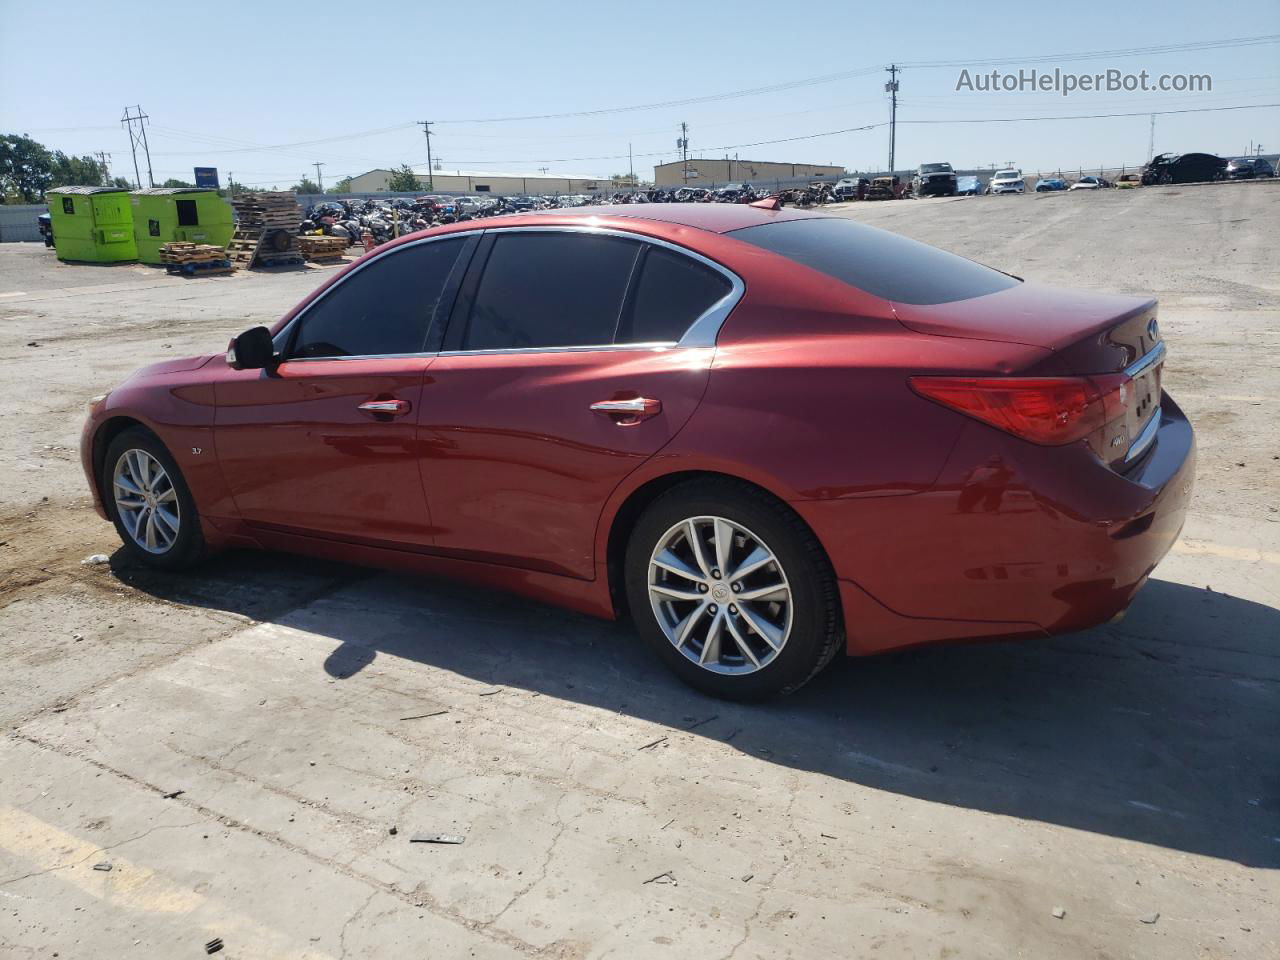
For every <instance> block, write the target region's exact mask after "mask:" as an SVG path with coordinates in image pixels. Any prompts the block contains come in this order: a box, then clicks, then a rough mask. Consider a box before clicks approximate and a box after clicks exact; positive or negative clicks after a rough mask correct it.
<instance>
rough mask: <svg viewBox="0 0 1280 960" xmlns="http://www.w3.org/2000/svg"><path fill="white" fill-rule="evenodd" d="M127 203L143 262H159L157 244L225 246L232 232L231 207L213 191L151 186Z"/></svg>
mask: <svg viewBox="0 0 1280 960" xmlns="http://www.w3.org/2000/svg"><path fill="white" fill-rule="evenodd" d="M129 204H130V206H132V208H133V237H134V241H135V242H136V243H137V246H138V259H139V260H141V261H142V262H143V263H159V262H160V245H161V244H165V243H169V242H171V241H175V240H178V241H187V242H190V243H209V244H213V245H214V246H218V247H225V246H226V245H227V244H228V243H230V242H231V234H232V233H234V232H235V224H234V221H233V218H232V215H231V205H230V204H229V203H227V201H225V200H223V199H222V198H221V197H220V196H218V194H217V192H216V191H214V190H204V189H201V188H199V187H151V188H150V189H147V190H135V191H133V193H131V194H130V195H129ZM55 236H56V234H55Z"/></svg>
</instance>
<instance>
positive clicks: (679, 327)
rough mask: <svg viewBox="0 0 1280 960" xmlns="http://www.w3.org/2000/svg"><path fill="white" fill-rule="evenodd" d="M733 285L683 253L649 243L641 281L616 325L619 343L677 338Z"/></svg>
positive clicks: (720, 274) (721, 275)
mask: <svg viewBox="0 0 1280 960" xmlns="http://www.w3.org/2000/svg"><path fill="white" fill-rule="evenodd" d="M732 289H733V285H732V284H731V283H730V282H729V280H728V278H727V277H725V276H724V274H722V273H718V272H717V271H715V270H712V269H711V268H710V267H708V266H706V265H705V264H701V263H699V262H698V261H696V260H694V259H692V258H690V257H686V256H685V255H684V254H680V253H675V252H674V251H671V250H665V249H663V248H662V247H653V246H651V247H649V248H648V252H647V253H646V254H645V255H644V266H643V267H642V269H641V272H640V281H639V282H638V283H637V284H636V287H635V291H634V293H633V294H632V297H631V302H630V303H629V304H628V305H627V310H626V313H625V314H624V316H623V318H622V323H621V324H620V325H619V327H618V336H617V342H618V343H658V342H666V341H672V340H679V339H680V338H681V337H683V336H684V334H685V331H686V330H688V329H689V327H691V326H692V325H693V322H694V321H695V320H697V319H698V318H699V317H700V316H702V315H703V314H704V313H706V312H707V310H709V309H710V308H711V307H712V306H713V305H714V304H715V303H716V302H717V301H719V300H721V299H723V298H724V297H725V296H727V295H728V294H729V292H730V291H731V290H732Z"/></svg>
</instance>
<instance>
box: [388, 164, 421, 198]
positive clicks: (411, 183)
mask: <svg viewBox="0 0 1280 960" xmlns="http://www.w3.org/2000/svg"><path fill="white" fill-rule="evenodd" d="M387 189H388V190H390V191H391V192H393V193H411V192H415V191H418V190H421V189H422V185H421V184H420V183H418V175H417V174H415V173H414V172H413V168H412V167H411V166H409V165H408V164H407V163H406V164H404V165H403V166H402V167H400V169H399V170H395V171H393V172H392V174H391V177H390V178H389V179H388V180H387Z"/></svg>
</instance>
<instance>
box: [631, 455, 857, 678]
mask: <svg viewBox="0 0 1280 960" xmlns="http://www.w3.org/2000/svg"><path fill="white" fill-rule="evenodd" d="M625 577H626V589H627V600H628V603H629V605H630V608H631V615H632V617H633V618H634V619H635V621H636V626H637V628H638V629H639V631H640V634H641V636H642V637H644V639H645V640H646V641H648V642H649V644H650V645H651V646H652V647H653V648H654V649H655V651H656V652H657V653H658V655H659V656H660V657H661V658H662V659H663V661H664V662H665V663H666V664H667V666H668V667H670V668H671V670H672V671H674V672H675V673H676V675H677V676H679V677H680V678H681V679H682V680H684V681H685V682H686V683H688V684H689V685H690V686H693V687H696V688H697V689H699V690H702V691H703V692H704V693H709V694H711V695H713V696H717V697H724V698H726V699H731V700H760V699H764V698H767V697H772V696H777V695H779V694H786V693H791V692H792V691H794V690H797V689H799V688H800V687H801V686H803V685H804V684H805V683H806V682H808V681H809V680H810V679H812V678H813V677H814V676H815V675H817V673H818V672H819V671H821V670H822V668H823V667H825V666H826V665H827V664H828V663H830V662H831V660H832V658H833V657H834V656H835V655H836V653H837V652H838V650H839V648H840V644H841V641H842V637H843V632H842V630H841V626H840V610H839V602H838V599H837V593H836V582H835V576H834V573H833V572H832V570H831V565H830V563H829V561H828V560H827V557H826V554H825V553H824V552H823V550H822V547H821V545H819V543H818V541H817V539H816V538H815V537H814V536H813V533H812V532H811V531H810V530H809V528H808V527H807V526H806V525H805V524H804V522H803V521H802V520H801V519H800V518H799V517H798V516H796V515H795V513H793V512H792V511H791V510H790V509H788V508H787V507H786V506H784V505H783V504H781V503H779V502H778V501H777V500H775V499H773V498H772V497H770V496H769V495H768V494H766V493H764V492H763V491H761V490H759V489H757V488H754V487H751V486H748V485H746V484H740V483H736V482H733V481H721V480H697V481H691V482H689V483H686V484H682V485H680V486H678V487H676V488H674V489H672V490H671V491H669V492H668V493H666V494H664V495H663V496H661V497H659V498H658V499H657V500H656V501H654V503H652V504H651V505H650V506H649V508H648V509H647V510H645V512H644V513H643V514H642V515H641V517H640V520H639V521H638V522H637V524H636V527H635V529H634V531H633V532H632V535H631V540H630V542H629V543H628V545H627V554H626V568H625Z"/></svg>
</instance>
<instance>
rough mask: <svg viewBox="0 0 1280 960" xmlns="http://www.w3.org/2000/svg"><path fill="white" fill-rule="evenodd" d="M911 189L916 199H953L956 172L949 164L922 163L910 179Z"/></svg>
mask: <svg viewBox="0 0 1280 960" xmlns="http://www.w3.org/2000/svg"><path fill="white" fill-rule="evenodd" d="M911 189H912V191H913V192H914V193H915V195H916V196H917V197H954V196H955V195H956V172H955V171H954V170H952V169H951V164H949V163H922V164H920V166H919V167H918V168H917V169H916V175H915V177H914V178H912V181H911Z"/></svg>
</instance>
